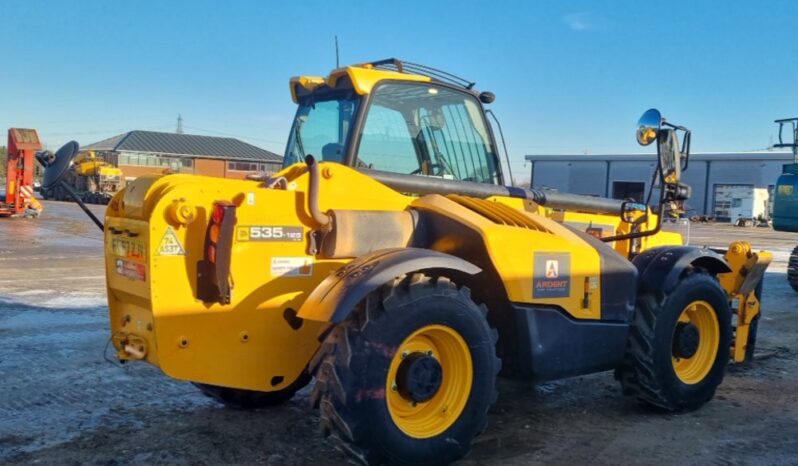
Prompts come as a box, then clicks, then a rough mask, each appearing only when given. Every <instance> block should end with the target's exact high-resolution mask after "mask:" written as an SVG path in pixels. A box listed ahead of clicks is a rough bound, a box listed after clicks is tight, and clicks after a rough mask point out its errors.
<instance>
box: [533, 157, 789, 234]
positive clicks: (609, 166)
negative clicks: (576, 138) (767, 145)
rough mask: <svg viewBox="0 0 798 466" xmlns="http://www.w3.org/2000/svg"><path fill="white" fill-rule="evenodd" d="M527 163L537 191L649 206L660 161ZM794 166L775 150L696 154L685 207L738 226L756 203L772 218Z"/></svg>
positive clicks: (559, 159) (557, 159)
mask: <svg viewBox="0 0 798 466" xmlns="http://www.w3.org/2000/svg"><path fill="white" fill-rule="evenodd" d="M526 160H527V162H529V163H530V164H531V166H532V168H531V176H530V180H531V182H532V186H534V187H536V188H548V189H555V190H558V191H563V192H571V193H577V194H587V195H591V196H606V197H612V198H615V199H626V198H632V199H636V200H644V199H643V197H644V195H645V194H646V193H648V190H649V187H650V185H651V179H652V176H653V174H654V169H655V168H656V160H657V156H656V154H628V155H614V154H610V155H527V156H526ZM792 161H793V154H792V153H791V152H781V151H770V150H764V151H754V152H734V153H699V154H691V155H690V159H689V165H688V167H687V171H685V172H684V173H683V175H682V181H683V182H685V183H687V184H689V185H690V186H691V187H692V195H691V197H690V199H689V200H687V202H686V203H685V209H686V211H687V212H686V213H687V215H689V216H693V215H707V216H711V217H715V218H716V219H718V220H721V221H724V220H731V221H734V220H735V219H736V218H738V217H740V216H743V215H742V214H740V213H739V212H738V210H737V209H740V208H743V207H746V205H747V204H752V203H753V204H755V205H754V207H752V208H753V209H754V210H755V211H756V212H759V211H762V212H765V213H767V212H770V210H771V209H770V200H769V199H771V198H772V192H773V186H774V185H775V184H776V179H777V178H778V177H779V175H780V174H781V169H782V165H783V164H785V163H791V162H792ZM763 203H764V205H759V204H763ZM756 215H757V214H755V215H754V216H756Z"/></svg>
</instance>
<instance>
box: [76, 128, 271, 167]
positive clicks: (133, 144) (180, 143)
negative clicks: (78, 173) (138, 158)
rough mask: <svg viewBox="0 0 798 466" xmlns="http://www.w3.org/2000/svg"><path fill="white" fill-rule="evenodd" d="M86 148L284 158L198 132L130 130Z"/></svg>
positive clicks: (234, 158) (268, 159)
mask: <svg viewBox="0 0 798 466" xmlns="http://www.w3.org/2000/svg"><path fill="white" fill-rule="evenodd" d="M82 149H84V150H97V151H116V152H150V153H155V154H168V155H174V156H177V157H205V158H214V159H225V160H256V161H260V162H282V161H283V158H282V157H281V156H279V155H277V154H275V153H274V152H269V151H267V150H265V149H261V148H260V147H256V146H253V145H252V144H247V143H246V142H243V141H239V140H238V139H233V138H220V137H214V136H200V135H197V134H177V133H160V132H156V131H139V130H135V131H129V132H127V133H122V134H119V135H116V136H114V137H112V138H108V139H104V140H102V141H98V142H95V143H94V144H89V145H88V146H85V147H83V148H82Z"/></svg>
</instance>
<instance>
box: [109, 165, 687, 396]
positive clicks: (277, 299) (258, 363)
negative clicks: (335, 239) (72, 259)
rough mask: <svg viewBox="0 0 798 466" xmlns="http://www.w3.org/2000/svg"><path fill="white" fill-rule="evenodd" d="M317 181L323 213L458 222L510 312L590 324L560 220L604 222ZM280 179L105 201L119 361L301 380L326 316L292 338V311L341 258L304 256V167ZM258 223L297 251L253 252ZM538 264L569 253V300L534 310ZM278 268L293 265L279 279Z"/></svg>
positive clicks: (527, 206) (142, 191)
mask: <svg viewBox="0 0 798 466" xmlns="http://www.w3.org/2000/svg"><path fill="white" fill-rule="evenodd" d="M321 173H322V174H323V176H321V177H320V192H321V193H322V195H321V196H320V207H321V210H322V211H327V210H329V209H332V208H335V209H351V210H383V211H403V210H406V209H408V208H415V209H425V210H428V211H432V212H435V213H438V214H440V215H444V216H448V217H451V218H454V219H457V221H458V222H460V223H461V224H463V225H466V226H467V228H469V229H470V230H472V231H473V232H476V233H477V234H478V235H479V238H480V239H481V241H482V242H483V244H484V248H485V249H486V250H487V251H488V253H489V255H490V259H491V262H492V263H493V265H494V266H495V267H496V270H497V271H498V275H499V276H500V277H501V280H502V283H503V286H504V290H495V292H496V293H503V292H504V291H506V295H507V297H508V298H509V300H511V301H513V302H520V303H532V302H534V303H545V304H553V305H558V306H561V307H562V308H563V309H565V310H566V311H567V312H569V313H571V314H572V316H573V317H574V318H577V319H598V318H600V316H601V309H600V303H601V296H600V290H601V286H600V284H601V282H600V280H601V276H600V269H601V267H600V258H599V255H598V253H597V251H596V249H595V248H594V247H593V246H591V245H590V244H589V243H588V242H586V241H585V240H584V239H583V238H581V237H580V236H578V235H577V234H576V233H574V231H572V230H571V229H569V228H566V227H565V226H563V224H562V223H561V222H563V221H566V222H567V221H568V220H569V219H572V220H573V221H583V222H584V221H591V219H592V221H593V222H594V223H595V224H599V223H600V224H602V225H612V228H618V227H619V225H618V224H619V221H618V220H616V219H614V218H612V217H611V216H602V215H593V216H590V215H587V214H578V215H577V214H565V217H564V218H563V217H562V214H561V213H557V212H552V211H550V210H548V209H544V208H542V207H540V206H538V205H536V204H534V203H533V202H530V201H524V200H522V199H514V198H506V197H494V198H489V199H475V198H466V197H464V196H454V195H451V196H441V195H428V196H424V197H412V196H407V195H404V194H401V193H398V192H396V191H394V190H392V189H390V188H388V187H386V186H385V185H383V184H381V183H379V182H377V181H376V180H374V179H372V178H370V177H368V176H366V175H364V174H362V173H360V172H358V171H356V170H354V169H351V168H349V167H346V166H343V165H339V164H334V163H322V164H321ZM278 176H284V177H285V178H286V187H285V189H283V188H267V187H265V186H264V185H263V183H262V182H259V181H249V180H232V179H219V178H209V177H198V176H194V175H181V174H172V175H159V176H154V175H153V176H144V177H140V178H138V179H136V180H135V181H133V182H131V183H130V184H129V185H128V186H127V187H126V188H125V189H124V190H123V191H121V192H119V193H118V194H117V195H116V196H115V197H114V199H113V200H112V201H111V203H110V204H109V206H108V210H107V212H106V228H105V256H106V272H107V276H108V297H109V308H110V314H111V327H112V333H113V335H112V336H113V342H114V345H115V347H116V349H117V350H118V355H119V357H120V358H122V359H144V360H146V361H148V362H150V363H152V364H154V365H157V366H159V367H160V368H161V369H162V370H163V371H164V372H165V373H166V374H168V375H170V376H172V377H175V378H178V379H184V380H191V381H197V382H204V383H209V384H214V385H223V386H228V387H236V388H246V389H252V390H261V391H272V390H278V389H282V388H285V387H286V386H288V385H289V384H291V382H293V381H294V380H295V379H296V378H297V377H298V376H299V375H300V374H301V373H302V371H304V370H305V368H306V366H307V364H308V361H309V360H310V359H311V357H312V356H313V354H314V353H315V352H316V350H317V348H318V346H319V340H318V337H319V334H320V332H321V331H322V330H323V329H324V328H325V326H326V317H322V316H317V318H314V316H313V315H312V312H311V314H310V315H305V316H304V317H306V318H305V319H304V320H303V321H301V323H302V325H301V326H299V327H298V328H297V326H296V325H295V324H296V320H295V312H296V311H297V310H299V308H300V307H301V306H302V304H303V302H304V301H305V299H306V298H307V296H308V294H309V293H310V292H311V291H312V290H313V289H314V288H315V287H316V286H317V285H318V284H319V283H320V282H321V281H322V280H323V279H324V278H325V277H327V275H328V274H330V273H331V272H332V271H335V270H336V269H338V268H339V267H341V266H342V265H344V264H345V263H347V262H348V261H350V260H351V259H350V258H347V259H324V258H321V257H320V256H315V255H311V254H309V253H308V244H307V243H308V241H307V237H308V234H309V233H310V231H311V230H312V228H313V225H314V223H313V221H312V219H311V217H310V216H309V214H308V212H307V208H306V204H307V198H306V196H307V192H308V178H309V177H308V173H307V170H306V169H305V167H304V165H299V164H297V165H294V166H291V167H288V168H287V169H285V170H283V171H282V172H280V173H278ZM220 200H223V201H230V202H233V203H234V204H235V205H236V206H237V209H236V216H237V224H236V232H237V234H236V235H235V238H234V240H233V251H232V260H231V264H230V267H231V277H232V280H231V281H232V283H233V290H232V296H231V302H230V304H227V305H222V304H216V303H214V304H207V303H204V302H202V301H201V300H199V299H198V298H197V289H196V287H197V283H198V280H197V263H198V262H199V261H200V260H202V258H203V252H204V251H203V249H204V241H205V236H206V230H207V227H208V222H209V212H210V210H211V209H212V206H213V203H214V201H220ZM466 206H468V207H466ZM477 212H481V213H482V214H480V213H477ZM502 219H504V221H503V220H502ZM510 223H515V224H516V225H520V226H511V225H510ZM264 226H283V227H299V228H301V231H302V233H303V235H302V238H301V240H299V241H254V240H252V237H250V235H249V234H247V233H246V232H247V231H249V230H248V229H251V228H252V227H255V228H256V229H257V228H260V227H264ZM240 231H243V232H244V233H243V234H240V233H238V232H240ZM620 231H622V228H621V229H619V230H618V232H620ZM609 233H612V232H608V234H609ZM458 241H459V239H458V238H457V237H442V238H438V240H437V242H436V243H435V245H434V248H435V249H437V250H439V251H442V252H447V251H448V250H453V249H454V248H456V247H457V246H458V244H457V242H458ZM668 241H672V244H680V243H681V238H680V237H679V236H678V235H673V234H669V233H659V234H658V235H655V236H652V237H650V238H648V239H646V240H645V241H644V244H643V246H644V247H645V248H647V247H651V246H653V245H659V244H663V243H666V242H668ZM545 253H567V254H569V255H570V257H571V272H570V275H571V280H570V290H569V293H568V297H559V298H547V299H533V297H532V279H531V276H532V258H533V255H534V254H545ZM352 259H353V258H352ZM286 263H288V264H299V265H298V267H299V268H297V269H294V270H293V272H291V273H288V274H286V273H287V272H286V270H287V269H286V266H285V264H286ZM630 286H631V285H630Z"/></svg>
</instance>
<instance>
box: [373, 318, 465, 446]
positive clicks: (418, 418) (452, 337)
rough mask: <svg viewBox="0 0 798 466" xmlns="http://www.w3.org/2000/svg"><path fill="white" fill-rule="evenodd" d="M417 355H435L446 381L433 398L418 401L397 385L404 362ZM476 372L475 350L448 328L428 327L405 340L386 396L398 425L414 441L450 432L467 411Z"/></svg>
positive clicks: (390, 373)
mask: <svg viewBox="0 0 798 466" xmlns="http://www.w3.org/2000/svg"><path fill="white" fill-rule="evenodd" d="M414 353H423V354H426V355H428V356H431V357H433V358H435V360H437V362H438V364H440V367H441V371H442V379H441V382H440V387H439V388H438V390H437V392H435V394H434V395H433V396H432V398H430V399H428V400H427V401H423V402H414V401H413V400H412V399H410V398H405V397H404V396H402V394H401V393H400V390H399V389H398V386H397V374H398V372H399V366H400V364H401V363H402V361H403V360H404V359H405V358H406V357H408V356H409V355H412V354H414ZM473 379H474V372H473V367H472V363H471V351H470V349H469V348H468V344H467V343H466V342H465V340H464V339H463V337H462V336H460V334H459V333H457V332H456V331H455V330H454V329H452V328H451V327H447V326H445V325H427V326H425V327H422V328H420V329H418V330H416V331H415V332H413V333H412V334H411V335H410V336H408V337H407V338H405V340H404V341H403V342H402V344H401V345H399V348H398V349H397V351H396V354H395V355H394V357H393V359H392V360H391V365H390V367H389V368H388V377H387V380H386V382H385V393H387V396H386V399H387V403H388V411H389V412H390V414H391V419H393V422H394V424H396V426H397V427H399V429H401V430H402V432H404V433H405V434H407V435H409V436H410V437H414V438H429V437H434V436H436V435H439V434H441V433H442V432H444V431H445V430H446V429H448V428H449V427H450V426H451V425H452V424H454V422H455V421H456V420H457V418H459V417H460V414H462V412H463V410H464V409H465V406H466V403H467V402H468V397H469V396H470V394H471V384H472V381H473Z"/></svg>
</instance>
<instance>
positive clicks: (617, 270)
mask: <svg viewBox="0 0 798 466" xmlns="http://www.w3.org/2000/svg"><path fill="white" fill-rule="evenodd" d="M290 89H291V95H292V97H293V100H294V101H295V102H296V103H297V104H298V110H297V113H296V117H295V119H294V123H293V127H292V130H291V134H290V137H289V141H288V144H287V148H286V153H285V166H284V168H283V170H282V171H280V172H278V173H277V174H275V175H273V176H270V177H266V176H263V177H260V179H253V180H231V179H219V178H208V177H202V176H194V175H182V174H170V175H160V176H144V177H140V178H137V179H136V180H135V181H133V182H131V183H130V184H129V185H128V186H127V187H126V188H125V189H124V190H122V191H120V192H119V193H117V194H116V196H114V198H113V199H112V201H111V202H110V203H109V205H108V207H107V211H106V214H105V222H104V227H103V228H104V235H105V257H106V262H105V266H106V275H107V283H108V304H109V312H110V323H111V338H112V341H113V345H114V347H115V348H116V351H117V357H118V358H119V359H120V360H122V361H128V360H143V361H147V362H149V363H150V364H153V365H156V366H158V367H160V368H161V370H163V372H165V373H166V374H167V375H169V376H171V377H174V378H177V379H182V380H187V381H192V382H194V383H195V384H196V385H197V386H198V387H199V389H200V390H202V391H203V392H204V393H206V394H207V395H209V396H211V397H213V398H215V399H217V400H219V401H221V402H223V403H225V404H228V405H231V406H235V407H241V408H259V407H265V406H269V405H274V404H277V403H280V402H283V401H285V400H287V399H289V398H291V397H292V396H293V395H294V393H295V392H296V391H297V390H299V389H301V388H302V387H304V386H305V385H307V384H309V383H311V382H312V381H314V379H315V384H314V385H313V388H312V392H311V394H310V398H311V400H312V402H313V403H314V404H315V405H316V406H318V407H319V409H320V420H321V421H320V422H321V426H322V430H323V432H324V434H325V435H327V436H329V437H330V438H331V439H332V440H333V441H334V442H335V444H336V445H337V446H338V447H339V448H340V449H341V450H342V451H344V452H346V453H347V454H349V455H351V457H352V458H353V459H354V460H356V461H360V462H363V463H369V464H382V463H392V464H441V463H448V462H451V461H454V460H457V459H458V458H461V457H462V456H463V455H465V454H466V453H467V452H468V450H469V447H470V445H471V442H472V440H473V439H474V437H475V436H476V435H478V434H479V433H480V432H482V431H483V430H484V429H485V426H486V425H487V421H488V410H489V408H490V407H491V405H492V404H493V403H494V402H495V401H496V397H497V390H496V378H497V376H499V375H500V374H501V375H502V376H507V377H516V378H521V379H526V380H537V381H543V380H553V379H560V378H565V377H570V376H576V375H580V374H587V373H593V372H599V371H608V370H614V371H615V375H616V378H617V379H618V381H619V382H620V385H621V388H622V390H623V392H624V393H625V394H627V395H629V396H631V397H634V398H636V399H637V400H640V401H641V402H643V403H646V404H648V405H652V406H656V407H659V408H662V409H664V410H668V411H685V410H693V409H696V408H698V407H700V406H701V405H703V404H704V403H706V402H707V401H709V400H710V399H711V398H712V397H713V395H714V393H715V390H716V388H717V386H718V385H719V384H720V383H721V381H722V379H723V376H724V372H725V370H726V366H727V364H728V362H729V360H730V359H731V360H733V361H744V360H745V359H746V358H751V355H752V352H753V346H754V342H755V338H756V335H755V332H753V331H752V328H753V327H752V323H754V322H755V321H756V320H757V318H758V316H759V312H760V299H761V292H760V291H758V290H759V288H758V285H759V283H760V282H761V279H762V276H763V273H764V271H765V268H766V267H767V265H768V263H769V262H770V257H771V256H770V254H769V253H767V252H754V251H753V250H752V248H751V246H750V244H748V243H746V242H735V243H733V244H731V245H730V247H729V248H728V250H725V251H713V250H710V249H704V248H699V247H692V246H684V245H683V244H682V238H681V237H680V235H678V234H676V233H673V232H665V231H661V229H660V226H661V218H662V210H661V209H662V208H663V206H665V205H667V204H668V203H671V202H678V201H680V200H683V199H685V198H686V197H687V196H689V187H688V186H686V185H684V184H683V183H682V182H681V181H680V175H681V171H682V169H683V168H686V166H687V163H688V157H689V137H690V132H689V130H687V128H684V127H682V126H677V125H673V124H670V123H668V122H667V121H665V120H664V119H663V118H662V117H661V116H660V114H659V112H657V111H656V110H653V109H652V110H649V111H647V112H646V113H645V114H644V115H643V117H642V118H641V120H640V122H639V124H638V127H637V139H638V141H639V142H640V143H641V144H643V145H648V144H653V143H655V144H656V147H657V155H658V161H659V163H658V165H657V170H656V174H655V181H656V183H655V184H656V185H657V187H656V190H655V192H656V197H657V198H658V201H657V202H656V208H655V207H654V206H653V205H651V206H650V205H648V204H641V203H637V202H634V201H631V200H614V199H605V198H594V197H588V196H579V195H573V194H567V193H557V192H549V191H545V190H538V189H534V188H533V189H524V188H518V187H512V186H506V185H505V183H507V182H508V178H507V174H506V173H504V172H503V170H502V167H501V165H502V164H501V159H500V156H499V149H498V146H497V144H496V139H495V137H494V133H493V129H492V127H491V125H490V124H489V123H488V120H487V118H486V113H485V109H484V107H485V105H487V104H490V103H491V102H492V101H493V100H494V96H493V94H491V93H489V92H479V91H477V90H476V89H475V86H474V84H473V83H471V82H468V81H465V80H463V79H461V78H458V77H456V76H454V75H452V74H450V73H447V72H444V71H440V70H436V69H434V68H430V67H426V66H422V65H417V64H413V63H409V62H404V61H399V60H395V59H389V60H382V61H377V62H371V63H364V64H358V65H352V66H345V67H342V68H338V69H335V70H333V71H332V72H331V73H330V74H329V76H326V77H320V76H300V77H295V78H292V79H291V81H290ZM73 146H74V147H76V146H77V145H76V144H73ZM71 155H72V154H70V151H69V150H64V151H62V152H61V153H60V155H58V156H54V157H49V158H47V159H43V161H44V162H45V163H47V164H48V165H49V168H48V169H47V176H46V177H45V178H46V182H47V184H48V185H51V186H52V185H55V184H58V183H59V182H60V176H61V173H62V172H63V170H64V166H65V163H66V162H64V161H65V160H67V159H69V158H70V157H71ZM67 165H68V164H67Z"/></svg>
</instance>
